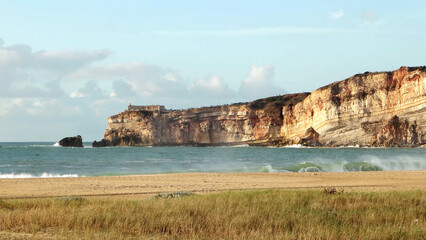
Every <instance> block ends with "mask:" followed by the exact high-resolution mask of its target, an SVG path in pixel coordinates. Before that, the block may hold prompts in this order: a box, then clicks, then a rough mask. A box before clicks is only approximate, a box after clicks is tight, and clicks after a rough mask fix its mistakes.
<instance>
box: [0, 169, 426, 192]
mask: <svg viewBox="0 0 426 240" xmlns="http://www.w3.org/2000/svg"><path fill="white" fill-rule="evenodd" d="M330 186H333V187H338V188H342V189H345V191H365V190H367V191H369V190H375V191H381V190H392V189H398V190H410V189H426V170H419V171H380V172H315V173H179V174H155V175H137V176H107V177H80V178H30V179H1V180H0V189H1V191H0V198H3V199H8V198H39V197H59V196H70V195H75V196H122V197H135V196H136V197H137V196H146V195H152V194H157V193H161V192H169V191H191V192H197V193H205V192H216V191H226V190H246V189H271V188H273V189H303V188H324V187H330Z"/></svg>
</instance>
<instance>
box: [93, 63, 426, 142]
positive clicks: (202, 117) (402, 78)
mask: <svg viewBox="0 0 426 240" xmlns="http://www.w3.org/2000/svg"><path fill="white" fill-rule="evenodd" d="M238 144H248V145H257V146H285V145H293V144H301V145H305V146H318V147H320V146H324V147H338V146H374V147H381V146H383V147H417V146H425V145H426V67H425V66H423V67H401V68H400V69H398V70H396V71H392V72H371V73H370V72H365V73H363V74H356V75H355V76H352V77H349V78H347V79H345V80H343V81H338V82H334V83H331V84H329V85H327V86H324V87H321V88H319V89H317V90H315V91H313V92H311V93H298V94H287V95H282V96H274V97H269V98H264V99H258V100H255V101H252V102H249V103H236V104H230V105H222V106H214V107H201V108H192V109H186V110H167V109H165V108H164V106H160V105H150V106H129V108H128V109H127V110H125V111H124V112H121V113H118V114H117V115H113V116H110V117H109V118H108V127H107V130H105V135H104V139H102V141H100V142H96V141H95V142H94V143H93V145H94V146H168V145H183V146H185V145H186V146H217V145H238Z"/></svg>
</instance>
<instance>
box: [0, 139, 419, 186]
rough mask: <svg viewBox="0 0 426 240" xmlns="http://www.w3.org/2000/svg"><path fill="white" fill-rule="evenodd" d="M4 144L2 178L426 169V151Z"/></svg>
mask: <svg viewBox="0 0 426 240" xmlns="http://www.w3.org/2000/svg"><path fill="white" fill-rule="evenodd" d="M84 145H85V146H84V148H64V147H60V146H58V144H55V143H53V142H52V143H0V146H1V148H0V178H29V177H84V176H111V175H133V174H155V173H185V172H270V173H274V172H315V171H327V172H343V171H386V170H423V169H426V149H425V148H356V147H352V148H304V147H300V146H293V147H290V148H270V147H249V146H236V147H235V146H234V147H106V148H92V147H90V143H85V144H84Z"/></svg>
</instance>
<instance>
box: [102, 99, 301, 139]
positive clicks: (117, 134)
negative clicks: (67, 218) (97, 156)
mask: <svg viewBox="0 0 426 240" xmlns="http://www.w3.org/2000/svg"><path fill="white" fill-rule="evenodd" d="M306 96H307V93H301V94H293V95H286V96H279V97H272V98H267V99H260V100H257V101H254V102H252V103H243V104H234V105H226V106H218V107H205V108H194V109H188V110H179V111H165V112H152V111H125V112H122V113H119V114H117V115H114V116H111V117H109V118H108V129H107V130H106V131H105V136H104V144H103V145H106V146H109V145H112V146H128V145H130V146H145V145H199V146H203V145H227V144H240V143H247V142H256V143H259V144H261V143H263V142H269V141H272V140H274V139H278V138H280V131H281V126H282V120H283V117H282V111H281V109H282V107H283V106H285V105H286V104H291V103H292V104H295V103H296V102H297V101H300V100H302V99H304V98H305V97H306Z"/></svg>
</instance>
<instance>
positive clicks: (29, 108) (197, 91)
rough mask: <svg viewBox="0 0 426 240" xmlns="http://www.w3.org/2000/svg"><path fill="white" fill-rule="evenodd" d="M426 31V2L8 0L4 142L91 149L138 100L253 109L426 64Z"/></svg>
mask: <svg viewBox="0 0 426 240" xmlns="http://www.w3.org/2000/svg"><path fill="white" fill-rule="evenodd" d="M425 29H426V1H424V0H411V1H404V2H400V1H217V0H216V1H121V2H119V1H95V0H93V1H16V0H14V1H5V0H0V39H1V40H0V84H1V85H2V86H3V87H2V88H1V89H0V141H57V140H59V139H60V138H62V137H64V136H71V135H77V134H80V135H82V136H83V139H84V140H85V141H92V140H94V139H101V138H102V135H103V130H104V129H105V128H106V119H107V117H108V116H110V115H112V114H116V113H117V112H119V111H122V110H124V108H125V107H126V106H127V105H128V103H130V102H131V103H133V104H163V105H165V106H166V107H167V108H187V107H194V106H202V105H207V106H208V105H217V104H223V103H231V102H240V101H251V100H254V99H256V98H260V97H266V96H270V95H277V94H284V93H293V92H302V91H313V90H315V89H316V88H318V87H321V86H323V85H326V84H328V83H331V82H334V81H338V80H342V79H345V78H347V77H349V76H352V75H354V74H356V73H359V72H365V71H384V70H394V69H397V68H399V67H400V66H417V65H426V59H425V58H426V57H425V56H426V47H425V42H426V31H425Z"/></svg>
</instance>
